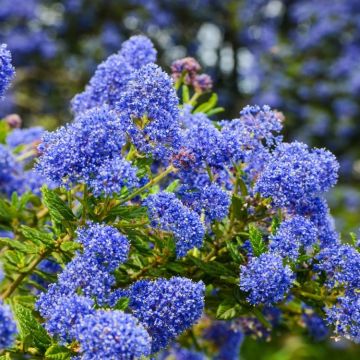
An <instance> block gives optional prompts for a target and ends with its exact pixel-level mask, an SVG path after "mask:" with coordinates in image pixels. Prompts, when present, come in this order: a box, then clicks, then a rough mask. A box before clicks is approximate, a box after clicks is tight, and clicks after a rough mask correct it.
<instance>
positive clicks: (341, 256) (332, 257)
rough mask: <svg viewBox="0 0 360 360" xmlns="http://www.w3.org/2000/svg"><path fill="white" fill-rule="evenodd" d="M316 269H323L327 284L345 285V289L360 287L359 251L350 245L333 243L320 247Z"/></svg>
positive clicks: (332, 285)
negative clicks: (333, 244) (332, 244)
mask: <svg viewBox="0 0 360 360" xmlns="http://www.w3.org/2000/svg"><path fill="white" fill-rule="evenodd" d="M316 260H317V261H318V263H317V264H316V265H315V269H316V270H317V271H324V273H325V274H326V275H327V284H328V286H330V287H334V286H336V285H338V284H341V285H345V286H346V288H347V289H354V290H356V289H359V288H360V253H359V252H358V251H357V250H356V249H355V248H354V247H352V246H350V245H335V246H330V247H327V248H324V249H322V250H321V251H320V252H319V254H318V255H317V256H316Z"/></svg>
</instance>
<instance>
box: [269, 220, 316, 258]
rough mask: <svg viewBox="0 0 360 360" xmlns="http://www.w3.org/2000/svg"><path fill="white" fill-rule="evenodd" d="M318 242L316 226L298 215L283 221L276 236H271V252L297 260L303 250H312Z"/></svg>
mask: <svg viewBox="0 0 360 360" xmlns="http://www.w3.org/2000/svg"><path fill="white" fill-rule="evenodd" d="M316 241H317V229H316V227H315V225H314V224H313V223H312V222H311V221H310V220H309V219H307V218H305V217H303V216H299V215H297V216H294V217H292V218H290V219H288V220H285V221H283V222H282V223H281V224H280V226H279V228H278V229H277V231H276V234H275V235H272V236H270V250H271V251H274V252H276V253H278V254H279V255H281V256H282V257H288V258H290V259H292V260H296V259H297V258H298V256H299V252H300V250H301V249H305V250H307V249H310V248H311V247H312V246H313V245H314V244H315V243H316Z"/></svg>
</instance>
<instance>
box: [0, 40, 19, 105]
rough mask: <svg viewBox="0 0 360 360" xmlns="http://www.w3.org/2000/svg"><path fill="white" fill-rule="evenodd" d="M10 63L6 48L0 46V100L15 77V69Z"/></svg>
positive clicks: (9, 55)
mask: <svg viewBox="0 0 360 360" xmlns="http://www.w3.org/2000/svg"><path fill="white" fill-rule="evenodd" d="M11 62H12V60H11V53H10V51H9V50H8V49H7V46H6V45H5V44H2V45H0V99H2V97H3V96H4V94H5V91H6V90H7V89H8V87H9V86H10V83H11V81H12V79H13V78H14V75H15V69H14V67H13V66H12V63H11Z"/></svg>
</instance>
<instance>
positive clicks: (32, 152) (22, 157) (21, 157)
mask: <svg viewBox="0 0 360 360" xmlns="http://www.w3.org/2000/svg"><path fill="white" fill-rule="evenodd" d="M36 155H37V151H36V150H35V149H31V150H29V151H26V152H24V153H23V154H21V155H19V156H17V157H16V161H19V162H20V161H23V160H26V159H28V158H30V157H33V156H36Z"/></svg>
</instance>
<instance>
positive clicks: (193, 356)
mask: <svg viewBox="0 0 360 360" xmlns="http://www.w3.org/2000/svg"><path fill="white" fill-rule="evenodd" d="M171 359H173V360H206V357H205V355H204V354H202V353H200V352H197V351H195V350H190V349H185V348H181V347H179V346H173V347H171V348H170V349H169V350H167V351H165V352H164V353H161V354H160V356H159V360H171Z"/></svg>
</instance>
